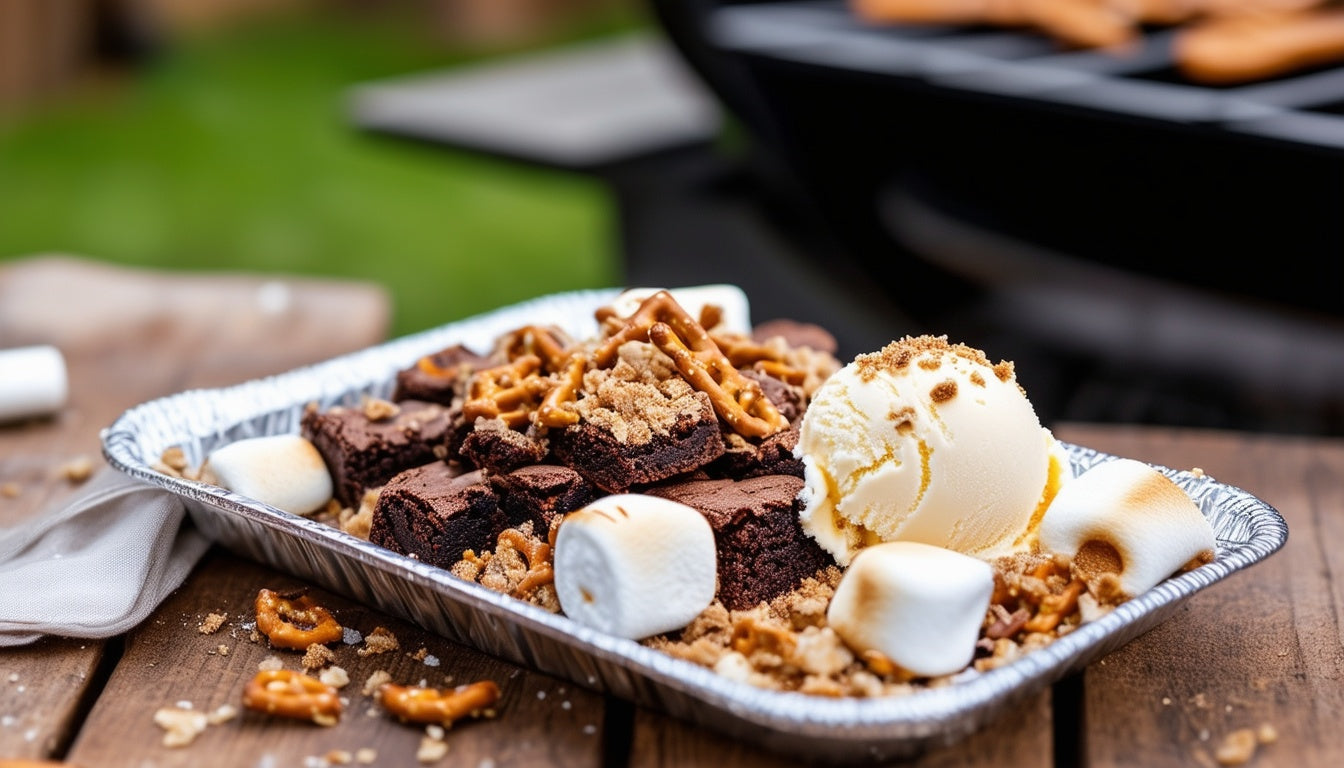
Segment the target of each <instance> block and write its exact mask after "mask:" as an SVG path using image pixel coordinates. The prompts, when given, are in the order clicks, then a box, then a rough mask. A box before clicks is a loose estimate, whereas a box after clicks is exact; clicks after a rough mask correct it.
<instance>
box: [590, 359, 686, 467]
mask: <svg viewBox="0 0 1344 768" xmlns="http://www.w3.org/2000/svg"><path fill="white" fill-rule="evenodd" d="M621 355H622V356H621V360H620V362H618V363H617V364H616V365H615V366H613V367H612V368H610V369H605V370H604V369H600V368H599V369H595V370H592V371H588V373H587V374H585V375H584V379H583V397H581V398H579V400H578V403H577V404H576V406H575V407H576V408H577V410H578V412H579V417H580V418H581V419H583V420H584V421H586V422H588V423H589V424H592V425H594V426H597V427H601V428H603V429H605V430H607V431H609V432H610V433H611V434H612V436H613V437H615V438H616V440H617V442H620V443H626V444H629V445H644V444H646V443H648V442H649V441H650V440H652V439H653V438H654V437H655V436H657V435H664V436H665V435H668V434H670V433H671V431H672V428H673V427H674V426H675V425H677V424H678V423H686V422H688V421H692V420H695V419H697V418H699V415H700V413H701V411H702V410H703V408H704V405H703V401H702V400H701V398H700V396H699V394H698V393H697V392H696V390H695V388H694V387H692V386H691V385H690V384H688V383H687V382H686V380H685V379H682V378H680V377H678V376H675V375H672V373H670V372H669V370H670V366H671V360H668V358H667V356H666V355H663V354H662V353H661V352H659V351H658V350H657V349H654V348H653V346H652V345H651V344H643V343H640V342H627V343H626V344H623V345H622V346H621ZM659 358H662V360H659ZM633 361H638V362H640V363H642V365H636V364H634V362H633Z"/></svg>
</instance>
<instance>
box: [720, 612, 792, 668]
mask: <svg viewBox="0 0 1344 768" xmlns="http://www.w3.org/2000/svg"><path fill="white" fill-rule="evenodd" d="M730 644H731V646H732V649H733V650H734V651H737V652H738V653H740V654H742V655H743V656H751V654H753V653H755V652H756V651H765V652H766V653H770V654H774V655H775V656H778V657H780V658H781V659H786V660H787V659H789V658H790V657H792V656H793V652H794V651H795V650H796V649H797V647H798V641H797V640H795V639H794V637H793V635H792V634H790V633H789V632H787V631H785V630H783V629H780V628H778V627H774V626H771V625H769V624H762V623H761V622H759V621H756V620H755V619H752V618H745V619H743V620H741V621H739V622H737V623H736V624H734V625H733V637H732V640H731V641H730Z"/></svg>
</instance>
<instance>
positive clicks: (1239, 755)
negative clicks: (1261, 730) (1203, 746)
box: [1213, 728, 1258, 765]
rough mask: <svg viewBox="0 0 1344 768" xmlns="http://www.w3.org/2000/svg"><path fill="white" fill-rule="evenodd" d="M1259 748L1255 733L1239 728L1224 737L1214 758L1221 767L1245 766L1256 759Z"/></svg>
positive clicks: (1248, 729)
mask: <svg viewBox="0 0 1344 768" xmlns="http://www.w3.org/2000/svg"><path fill="white" fill-rule="evenodd" d="M1257 746H1258V744H1257V742H1256V738H1255V731H1253V730H1251V729H1250V728H1239V729H1237V730H1235V731H1233V732H1231V733H1229V734H1227V735H1226V736H1224V737H1223V741H1222V743H1221V744H1219V745H1218V748H1217V749H1216V750H1214V752H1213V758H1214V759H1215V760H1217V761H1218V764H1219V765H1245V764H1246V763H1248V762H1250V760H1251V758H1252V757H1255V750H1256V747H1257Z"/></svg>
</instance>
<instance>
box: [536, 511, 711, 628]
mask: <svg viewBox="0 0 1344 768" xmlns="http://www.w3.org/2000/svg"><path fill="white" fill-rule="evenodd" d="M716 571H717V558H716V555H715V548H714V532H713V530H712V529H710V527H709V521H708V520H706V519H705V516H704V515H702V514H700V513H699V512H697V511H696V510H695V509H694V508H692V507H688V506H686V505H685V504H681V503H679V502H675V501H672V500H670V499H662V498H657V497H654V496H644V495H641V494H618V495H615V496H606V497H604V498H601V499H598V500H597V501H595V502H593V503H592V504H590V505H588V506H587V507H584V508H583V509H580V510H578V511H576V512H571V513H569V514H567V515H565V518H564V522H562V523H561V525H560V530H559V532H558V533H557V534H556V537H555V591H556V594H557V595H558V596H559V598H560V608H561V609H562V610H563V611H564V612H565V615H567V616H569V617H570V618H571V619H574V620H575V621H577V622H579V623H580V624H583V625H585V626H589V627H593V628H594V629H599V630H602V631H603V632H609V633H611V634H613V635H618V636H620V637H626V638H630V639H632V640H638V639H641V638H645V637H648V636H650V635H656V634H658V633H660V632H669V631H671V630H674V629H680V628H681V627H684V626H686V625H687V624H689V623H690V622H691V620H692V619H694V618H695V617H696V616H699V615H700V613H701V612H702V611H704V610H705V608H707V607H708V606H709V603H710V601H712V600H713V599H714V588H715V577H716Z"/></svg>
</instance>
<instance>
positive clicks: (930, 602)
mask: <svg viewBox="0 0 1344 768" xmlns="http://www.w3.org/2000/svg"><path fill="white" fill-rule="evenodd" d="M993 591H994V571H993V569H992V568H991V567H990V566H989V564H988V563H986V562H985V561H983V560H980V559H978V558H975V557H971V556H970V555H963V554H961V553H960V552H954V551H952V550H950V549H943V548H942V547H935V546H933V545H931V544H920V543H917V542H913V541H893V542H888V543H885V544H875V545H873V546H870V547H867V548H866V549H864V550H862V551H861V552H859V553H858V554H857V555H855V557H854V560H853V562H852V563H851V564H850V566H849V570H847V571H846V572H845V576H844V578H843V579H841V580H840V585H839V586H838V587H836V589H835V596H834V597H833V598H832V599H831V605H830V608H829V609H827V611H826V619H827V621H828V622H829V623H830V625H831V628H832V629H834V630H835V632H836V634H838V635H840V637H841V639H843V640H844V641H845V643H846V644H848V645H849V646H850V648H853V649H854V650H855V651H857V652H858V653H860V654H862V653H865V652H868V651H877V652H878V653H881V654H882V655H884V656H886V657H887V658H888V659H891V660H892V661H894V662H895V663H897V664H899V665H900V666H902V667H904V668H905V669H907V670H909V671H910V672H913V673H914V674H916V675H920V676H927V677H935V676H937V675H950V674H952V673H954V672H959V671H961V670H962V669H964V668H965V667H966V665H968V664H970V663H971V659H972V658H973V657H974V655H975V643H976V641H977V640H978V639H979V638H980V625H981V624H982V623H983V622H984V619H985V611H986V610H988V609H989V597H990V594H991V593H992V592H993Z"/></svg>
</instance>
